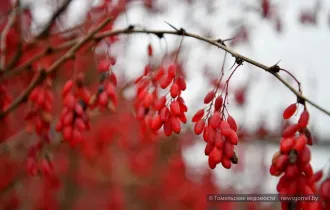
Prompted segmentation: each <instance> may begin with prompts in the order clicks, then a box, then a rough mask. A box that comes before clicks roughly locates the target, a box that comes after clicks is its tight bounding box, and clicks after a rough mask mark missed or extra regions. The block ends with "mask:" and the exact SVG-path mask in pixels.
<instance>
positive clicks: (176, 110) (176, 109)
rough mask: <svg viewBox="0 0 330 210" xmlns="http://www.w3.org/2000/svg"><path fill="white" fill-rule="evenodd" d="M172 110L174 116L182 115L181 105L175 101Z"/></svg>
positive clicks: (171, 106)
mask: <svg viewBox="0 0 330 210" xmlns="http://www.w3.org/2000/svg"><path fill="white" fill-rule="evenodd" d="M170 109H171V112H172V113H173V114H174V115H180V114H181V111H180V105H179V103H178V102H177V101H173V102H172V103H171V105H170Z"/></svg>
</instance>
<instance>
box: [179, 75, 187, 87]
mask: <svg viewBox="0 0 330 210" xmlns="http://www.w3.org/2000/svg"><path fill="white" fill-rule="evenodd" d="M177 84H178V86H179V88H180V90H182V91H184V90H186V88H187V85H186V81H185V80H184V78H183V77H182V76H180V77H179V78H178V79H177Z"/></svg>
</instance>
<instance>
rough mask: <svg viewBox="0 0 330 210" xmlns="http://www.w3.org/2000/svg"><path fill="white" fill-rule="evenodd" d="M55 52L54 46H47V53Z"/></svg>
mask: <svg viewBox="0 0 330 210" xmlns="http://www.w3.org/2000/svg"><path fill="white" fill-rule="evenodd" d="M52 52H53V48H52V47H47V48H46V51H45V54H46V55H47V54H51V53H52Z"/></svg>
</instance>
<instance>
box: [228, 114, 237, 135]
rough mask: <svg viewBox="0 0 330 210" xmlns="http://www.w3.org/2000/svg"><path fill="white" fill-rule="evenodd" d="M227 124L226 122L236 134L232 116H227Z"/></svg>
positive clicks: (235, 125)
mask: <svg viewBox="0 0 330 210" xmlns="http://www.w3.org/2000/svg"><path fill="white" fill-rule="evenodd" d="M227 122H228V124H229V126H230V128H231V129H233V130H234V131H235V132H236V131H237V124H236V121H235V119H234V118H233V117H232V116H230V115H228V118H227Z"/></svg>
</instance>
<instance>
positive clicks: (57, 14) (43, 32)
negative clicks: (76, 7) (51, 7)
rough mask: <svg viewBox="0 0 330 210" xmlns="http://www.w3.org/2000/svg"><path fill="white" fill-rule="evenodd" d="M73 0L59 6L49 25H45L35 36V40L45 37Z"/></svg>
mask: <svg viewBox="0 0 330 210" xmlns="http://www.w3.org/2000/svg"><path fill="white" fill-rule="evenodd" d="M71 1H72V0H66V1H65V2H64V3H63V4H62V5H61V7H59V8H58V9H57V10H56V11H55V12H54V14H53V16H52V17H51V18H50V20H49V21H48V23H47V25H46V26H45V28H44V29H43V30H42V31H41V32H40V33H39V34H38V35H37V36H36V37H35V40H38V39H40V38H44V37H45V36H47V35H48V33H49V30H50V28H51V26H52V25H53V23H54V22H55V20H56V19H57V18H58V17H59V16H60V15H61V14H62V13H63V12H64V11H65V10H66V8H67V7H68V6H69V4H70V2H71Z"/></svg>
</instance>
